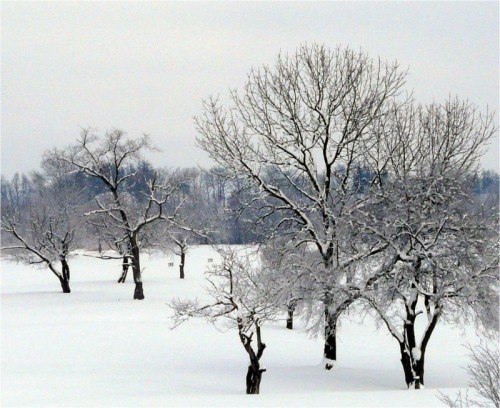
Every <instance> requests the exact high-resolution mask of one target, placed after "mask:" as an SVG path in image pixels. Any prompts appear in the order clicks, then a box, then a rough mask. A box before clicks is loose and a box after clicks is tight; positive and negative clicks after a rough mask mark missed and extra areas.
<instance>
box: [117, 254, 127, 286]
mask: <svg viewBox="0 0 500 408" xmlns="http://www.w3.org/2000/svg"><path fill="white" fill-rule="evenodd" d="M128 268H129V257H128V256H124V257H123V263H122V274H121V275H120V278H119V279H118V283H125V280H126V279H127V274H128Z"/></svg>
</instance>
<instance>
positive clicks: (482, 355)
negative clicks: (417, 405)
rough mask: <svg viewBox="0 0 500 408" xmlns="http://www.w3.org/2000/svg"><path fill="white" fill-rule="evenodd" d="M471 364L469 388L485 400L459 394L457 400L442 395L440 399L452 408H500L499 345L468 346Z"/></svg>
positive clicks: (468, 368) (469, 366)
mask: <svg viewBox="0 0 500 408" xmlns="http://www.w3.org/2000/svg"><path fill="white" fill-rule="evenodd" d="M467 349H468V350H469V357H470V363H469V364H468V366H467V372H468V374H469V376H470V381H469V387H471V388H472V389H474V390H475V391H476V392H477V394H479V396H480V397H482V398H483V399H484V400H479V399H477V398H474V397H471V396H469V393H468V392H467V393H465V394H462V393H461V392H459V393H458V394H457V395H456V397H455V399H452V398H451V397H450V396H448V395H444V394H442V393H441V395H440V396H439V399H440V400H441V401H443V402H444V403H445V404H446V405H447V406H449V407H450V408H473V407H477V408H486V407H490V406H491V404H493V405H494V406H495V407H496V408H498V407H500V395H499V388H500V353H499V352H498V345H497V344H493V345H488V344H481V345H479V346H476V347H474V346H471V345H468V346H467Z"/></svg>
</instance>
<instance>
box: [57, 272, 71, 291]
mask: <svg viewBox="0 0 500 408" xmlns="http://www.w3.org/2000/svg"><path fill="white" fill-rule="evenodd" d="M59 281H60V282H61V288H62V291H63V293H71V289H70V288H69V279H66V278H65V277H63V276H62V277H60V278H59Z"/></svg>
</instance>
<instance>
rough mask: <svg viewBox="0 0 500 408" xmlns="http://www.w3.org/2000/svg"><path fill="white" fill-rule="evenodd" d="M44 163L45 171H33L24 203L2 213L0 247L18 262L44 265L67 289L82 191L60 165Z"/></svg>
mask: <svg viewBox="0 0 500 408" xmlns="http://www.w3.org/2000/svg"><path fill="white" fill-rule="evenodd" d="M43 167H44V173H38V174H34V175H33V180H34V181H33V183H32V192H31V194H30V197H29V199H27V200H26V203H25V205H22V204H21V203H20V202H17V203H16V204H15V205H13V206H12V207H11V208H10V209H9V210H6V211H4V212H3V214H2V220H1V230H2V235H3V236H2V244H3V245H5V246H4V247H3V248H2V250H3V251H7V252H8V253H9V254H10V256H12V257H13V258H14V259H16V260H17V261H19V262H23V263H27V264H30V265H35V264H39V265H40V264H42V265H45V266H46V267H47V268H48V269H49V270H50V271H51V272H52V273H53V274H54V275H55V276H56V277H57V278H58V279H59V282H60V284H61V288H62V290H63V292H64V293H70V292H71V290H70V267H69V257H70V254H71V252H72V251H73V250H74V249H76V245H77V243H78V237H79V234H78V232H77V230H78V221H77V218H78V217H77V216H76V214H77V212H78V211H79V209H78V205H79V200H80V197H81V194H80V191H79V188H78V187H77V186H75V185H74V184H73V180H72V179H71V177H68V175H67V172H65V171H64V169H63V168H61V167H59V166H53V165H50V163H44V164H43ZM57 264H59V265H60V266H59V267H57Z"/></svg>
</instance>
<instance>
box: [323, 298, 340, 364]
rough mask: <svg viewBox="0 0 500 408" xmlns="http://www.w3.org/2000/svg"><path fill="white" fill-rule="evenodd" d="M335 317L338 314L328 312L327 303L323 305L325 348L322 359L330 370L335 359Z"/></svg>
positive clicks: (336, 317)
mask: <svg viewBox="0 0 500 408" xmlns="http://www.w3.org/2000/svg"><path fill="white" fill-rule="evenodd" d="M337 319H338V315H336V314H332V313H330V311H329V310H328V305H325V348H324V352H323V359H324V362H325V369H326V370H331V369H332V368H333V366H334V365H335V363H336V361H337Z"/></svg>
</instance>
